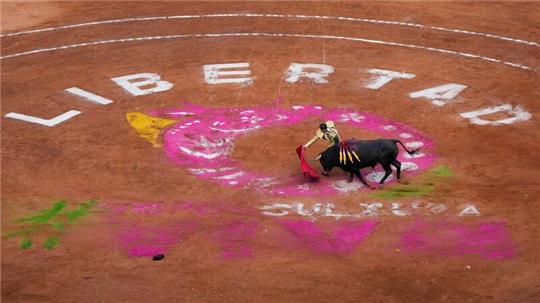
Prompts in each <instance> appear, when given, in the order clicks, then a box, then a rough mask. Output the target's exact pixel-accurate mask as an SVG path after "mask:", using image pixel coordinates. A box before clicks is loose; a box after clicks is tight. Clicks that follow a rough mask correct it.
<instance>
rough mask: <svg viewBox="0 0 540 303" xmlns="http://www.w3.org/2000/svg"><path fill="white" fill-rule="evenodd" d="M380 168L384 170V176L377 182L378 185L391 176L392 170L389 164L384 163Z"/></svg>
mask: <svg viewBox="0 0 540 303" xmlns="http://www.w3.org/2000/svg"><path fill="white" fill-rule="evenodd" d="M381 164H382V163H381ZM382 167H383V168H384V172H385V174H384V177H383V178H382V179H381V181H379V184H383V183H384V181H385V180H386V178H388V176H390V175H391V174H392V168H391V167H390V164H388V163H384V164H382Z"/></svg>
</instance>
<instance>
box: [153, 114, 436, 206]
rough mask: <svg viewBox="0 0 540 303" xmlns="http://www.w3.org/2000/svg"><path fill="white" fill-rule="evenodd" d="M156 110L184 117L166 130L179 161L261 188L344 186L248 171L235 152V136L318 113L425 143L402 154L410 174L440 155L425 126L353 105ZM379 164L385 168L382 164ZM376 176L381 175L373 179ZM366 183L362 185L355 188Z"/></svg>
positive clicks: (302, 190) (225, 181)
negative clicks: (419, 151) (413, 154)
mask: <svg viewBox="0 0 540 303" xmlns="http://www.w3.org/2000/svg"><path fill="white" fill-rule="evenodd" d="M150 114H151V115H155V116H166V117H167V118H174V119H181V121H180V122H178V123H177V124H175V125H174V126H172V127H170V128H169V129H167V131H166V132H165V134H164V149H165V152H166V154H167V156H168V157H169V158H170V159H171V160H173V161H174V162H175V163H176V164H178V165H181V166H184V167H186V168H187V169H188V170H189V171H190V172H191V173H193V174H195V175H196V176H198V177H199V178H203V179H209V180H212V181H214V182H218V183H219V184H222V185H224V186H231V187H238V188H254V189H257V190H259V189H260V190H263V191H266V192H269V193H272V194H275V195H288V196H314V195H316V196H321V195H333V194H336V193H339V192H343V191H344V190H343V186H342V185H341V183H339V182H338V180H337V179H332V178H330V179H327V181H325V182H306V180H305V179H304V178H302V175H301V174H300V173H299V174H298V176H297V177H289V176H265V175H263V174H261V173H258V172H253V171H247V170H246V169H244V168H243V167H242V165H241V164H240V163H239V162H238V161H236V160H234V159H232V158H231V157H230V156H231V151H232V149H233V147H234V140H235V139H237V138H238V137H240V136H242V135H244V134H246V133H249V132H252V131H256V130H259V129H262V128H265V127H276V126H281V127H287V126H291V125H294V124H298V123H301V122H302V121H305V120H307V119H308V118H312V117H318V118H319V119H320V120H321V121H325V120H334V121H335V122H336V123H337V124H338V126H339V124H348V125H351V126H353V127H357V128H359V129H365V130H368V131H372V132H375V133H378V134H380V135H381V137H391V138H399V139H400V140H402V141H403V142H404V143H406V144H407V143H409V144H413V145H415V146H417V145H421V146H422V153H423V154H421V155H419V157H416V158H407V156H406V155H405V154H406V153H404V152H402V153H400V156H399V157H398V159H399V160H400V161H401V162H404V163H406V162H408V163H406V164H408V165H405V167H407V169H408V170H410V171H408V172H407V174H416V173H418V172H421V171H424V170H426V169H428V168H429V167H431V166H432V164H433V162H434V160H435V158H436V156H435V154H434V153H433V147H434V144H433V141H431V140H430V139H429V138H427V137H426V136H425V135H423V134H422V133H420V132H419V131H417V130H415V129H413V128H412V127H409V126H407V125H404V124H402V123H399V122H395V121H391V120H388V119H385V118H383V117H379V116H376V115H373V114H370V113H361V112H357V111H355V110H353V109H325V108H323V107H321V106H307V105H305V106H293V107H292V108H275V107H270V106H260V107H251V108H207V107H204V106H199V105H195V104H190V103H187V104H184V105H183V106H182V108H179V109H167V110H154V111H152V112H150ZM310 135H311V134H309V136H310ZM301 143H302V142H299V143H298V144H301ZM294 147H295V146H291V148H294ZM291 151H292V150H291ZM377 169H378V172H381V171H380V170H381V168H377ZM339 180H340V181H342V180H341V179H339ZM376 181H378V180H373V181H371V182H376ZM360 188H362V186H361V185H359V186H357V187H355V188H353V189H352V190H357V189H360ZM346 190H347V191H348V190H350V189H346Z"/></svg>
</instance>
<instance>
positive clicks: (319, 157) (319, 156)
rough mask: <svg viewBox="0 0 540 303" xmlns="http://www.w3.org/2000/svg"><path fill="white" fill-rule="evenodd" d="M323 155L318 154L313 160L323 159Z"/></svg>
mask: <svg viewBox="0 0 540 303" xmlns="http://www.w3.org/2000/svg"><path fill="white" fill-rule="evenodd" d="M321 156H322V155H321V154H319V155H318V156H317V157H316V158H315V159H313V160H320V159H321Z"/></svg>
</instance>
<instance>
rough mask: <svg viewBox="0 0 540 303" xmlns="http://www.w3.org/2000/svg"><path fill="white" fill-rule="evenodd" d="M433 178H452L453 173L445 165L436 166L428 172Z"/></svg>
mask: <svg viewBox="0 0 540 303" xmlns="http://www.w3.org/2000/svg"><path fill="white" fill-rule="evenodd" d="M430 173H431V174H432V175H433V176H435V177H452V176H453V175H454V173H453V172H452V171H451V170H450V168H448V166H446V165H441V166H437V167H435V168H434V169H432V170H431V171H430Z"/></svg>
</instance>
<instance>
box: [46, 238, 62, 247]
mask: <svg viewBox="0 0 540 303" xmlns="http://www.w3.org/2000/svg"><path fill="white" fill-rule="evenodd" d="M58 242H60V237H58V236H52V237H49V238H48V239H47V240H46V241H45V243H43V247H44V248H46V249H53V248H54V247H55V246H56V245H58Z"/></svg>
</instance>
